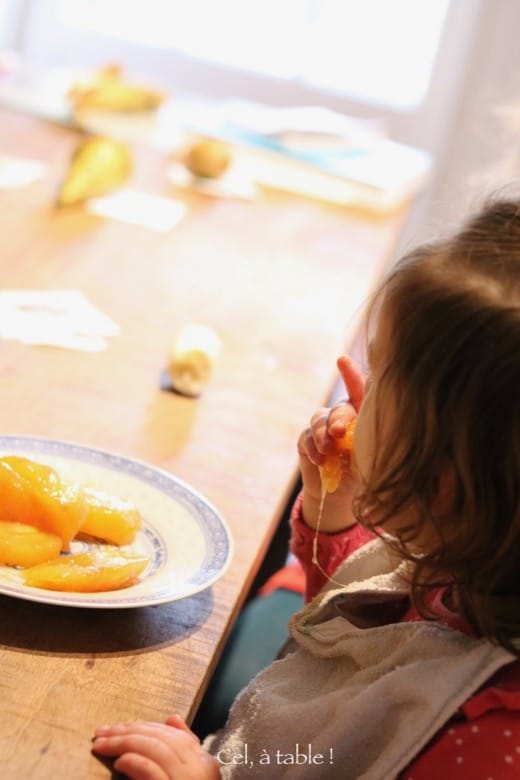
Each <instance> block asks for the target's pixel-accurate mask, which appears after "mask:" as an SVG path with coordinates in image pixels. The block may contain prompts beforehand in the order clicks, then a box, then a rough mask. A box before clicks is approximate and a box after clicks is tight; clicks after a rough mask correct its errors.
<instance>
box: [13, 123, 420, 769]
mask: <svg viewBox="0 0 520 780" xmlns="http://www.w3.org/2000/svg"><path fill="white" fill-rule="evenodd" d="M76 142H77V135H76V133H75V132H73V131H71V130H68V129H66V128H63V127H59V126H57V125H52V124H51V123H46V122H44V121H42V120H39V119H35V118H31V117H28V116H25V115H21V114H14V113H9V112H8V111H5V110H4V111H1V112H0V154H2V153H3V154H13V155H20V156H24V157H29V158H35V159H40V160H44V161H46V163H47V165H48V170H47V173H46V175H45V177H44V178H42V179H41V180H39V181H37V182H35V183H33V184H32V185H30V186H28V187H25V188H23V189H19V190H11V191H3V192H0V204H1V208H0V226H1V236H2V240H1V246H2V249H1V254H0V287H1V289H15V288H27V289H79V290H82V291H83V293H84V294H85V295H86V296H87V298H88V299H89V300H90V301H91V302H92V303H93V304H94V305H95V306H97V307H98V308H100V309H101V310H102V311H103V312H105V313H106V314H108V315H109V316H110V317H111V318H112V319H113V320H114V321H115V322H116V323H118V324H119V326H120V328H121V333H120V335H119V336H117V337H115V338H112V339H111V340H110V343H109V347H108V349H106V351H103V352H99V353H86V352H79V351H72V350H65V349H58V348H52V347H28V346H24V345H22V344H20V343H18V342H15V341H6V340H3V341H0V376H1V380H2V381H1V392H0V432H1V433H3V434H6V433H18V434H25V435H34V436H44V437H50V438H53V439H60V440H65V441H69V442H76V443H79V444H82V445H85V446H88V447H95V448H100V449H104V450H109V451H111V452H116V453H120V454H122V455H125V456H129V457H133V458H137V459H140V460H143V461H146V462H148V463H150V464H153V465H155V466H158V467H160V468H162V469H166V470H168V471H170V472H171V473H173V474H174V475H176V476H178V477H179V478H181V479H182V480H185V481H186V482H188V483H189V484H190V485H192V486H193V487H194V488H195V489H196V490H197V491H199V492H200V493H202V494H203V495H204V496H205V497H206V498H207V499H208V500H209V501H210V502H211V503H212V504H213V505H214V506H215V507H216V508H217V510H218V511H219V512H220V513H221V515H222V517H223V518H224V520H225V522H226V523H227V524H228V526H229V528H230V530H231V533H232V535H233V538H234V543H235V553H234V558H233V561H232V564H231V566H230V567H229V569H228V571H227V573H226V574H225V575H224V576H223V577H222V578H221V579H220V580H219V581H218V582H217V583H216V584H215V585H214V586H213V587H211V588H209V589H207V590H205V591H203V592H202V593H199V594H198V595H195V596H192V597H190V598H186V599H184V600H181V601H176V602H172V603H169V604H164V605H160V606H153V607H144V608H138V609H130V610H89V609H80V608H63V607H59V606H51V605H45V604H37V603H32V602H29V601H21V600H17V599H12V598H9V597H7V596H0V669H1V671H0V701H1V702H2V717H1V718H0V766H1V772H0V774H1V777H2V780H20V778H24V780H30V779H31V778H34V779H35V780H56V778H59V777H62V778H66V779H67V780H69V779H70V780H84V778H89V779H90V778H92V779H95V778H106V777H107V776H108V775H109V771H108V770H107V769H106V768H105V767H103V766H102V765H101V764H100V763H99V762H98V761H97V760H96V759H95V758H94V757H92V756H91V754H90V738H91V735H92V732H93V729H94V727H95V726H96V725H97V724H100V723H102V722H113V721H115V720H127V719H134V718H143V719H156V720H163V719H164V718H165V717H166V716H167V715H168V714H169V713H171V712H177V713H179V714H181V715H182V716H184V717H186V718H187V719H188V720H189V719H190V718H191V717H192V716H193V714H194V712H195V710H196V708H197V706H198V703H199V701H200V698H201V696H202V694H203V691H204V688H205V685H206V683H207V681H208V678H209V676H210V675H211V672H212V670H213V668H214V665H215V663H216V660H217V658H218V656H219V652H220V650H221V649H222V646H223V643H224V641H225V638H226V636H227V633H228V631H229V628H230V626H231V624H232V621H233V619H234V618H235V616H236V614H237V611H238V609H239V608H240V605H241V603H242V602H243V599H244V597H245V595H246V593H247V590H248V588H249V586H250V584H251V582H252V580H253V578H254V575H255V572H256V571H257V569H258V566H259V564H260V562H261V560H262V558H263V556H264V554H265V552H266V549H267V547H268V545H269V541H270V539H271V537H272V534H273V532H274V530H275V528H276V526H277V524H278V522H279V519H280V516H281V512H282V510H283V508H284V505H285V503H286V501H287V499H288V496H289V494H290V492H291V489H292V488H293V484H294V479H295V475H296V468H297V460H296V449H295V444H296V439H297V436H298V433H299V432H300V430H301V429H302V427H304V426H305V425H306V424H307V421H308V419H309V416H310V414H311V413H312V412H313V411H314V409H315V408H316V407H317V406H318V405H320V404H321V403H322V402H324V400H325V398H326V397H327V394H328V393H329V391H330V389H331V387H332V385H333V382H334V380H335V377H336V371H335V359H336V357H337V355H338V354H340V353H341V352H342V351H343V350H344V349H345V346H346V345H349V344H350V343H351V342H352V339H353V337H354V334H355V329H356V327H357V324H358V319H359V312H360V306H361V305H362V302H363V300H364V298H365V296H366V295H367V293H368V291H369V289H370V288H371V286H372V285H373V283H374V280H375V279H376V278H377V276H378V275H379V274H380V272H381V271H382V269H383V267H384V266H385V264H386V263H387V262H388V260H389V257H390V254H391V250H392V248H393V246H394V242H395V240H396V238H397V236H398V234H399V231H400V228H401V225H402V221H403V215H404V214H405V212H406V208H404V207H403V209H402V210H401V211H400V212H394V213H393V214H392V215H389V216H385V217H383V216H375V215H372V216H371V215H368V214H361V213H355V212H354V211H353V210H350V211H349V210H342V209H339V208H331V207H327V206H325V205H323V204H319V203H316V202H312V201H310V200H304V199H297V198H295V197H289V196H284V195H282V194H275V193H273V192H271V193H266V192H264V193H263V194H262V196H261V197H260V198H259V199H258V200H257V201H256V202H255V203H254V204H252V203H246V202H238V201H235V202H231V201H223V200H219V201H216V200H212V199H207V198H203V197H202V196H195V195H187V194H185V193H179V192H176V191H175V190H173V188H172V186H171V185H170V184H169V183H168V181H167V179H166V176H165V168H166V158H165V156H164V154H160V153H158V152H155V151H152V150H149V149H144V148H134V154H135V160H136V169H135V174H134V178H133V181H132V186H136V187H139V188H142V189H145V190H147V191H149V192H153V193H156V194H160V195H166V196H172V197H180V198H182V199H183V200H184V202H185V203H186V204H187V206H188V212H187V215H186V216H185V217H184V219H183V221H182V222H181V223H180V224H179V225H178V226H177V227H176V228H175V229H174V230H173V231H171V232H170V233H166V234H161V233H154V232H151V231H148V230H146V229H144V228H141V227H136V226H130V225H124V224H122V223H118V222H115V221H109V220H105V219H103V218H100V217H95V216H92V215H90V214H88V213H87V212H86V211H84V210H83V209H82V208H72V209H69V210H62V211H59V210H56V209H55V208H54V207H53V201H54V198H55V194H56V191H57V187H58V183H59V181H60V179H61V177H62V176H63V175H64V172H65V170H66V167H67V163H68V159H69V155H70V153H71V150H72V149H73V147H74V145H75V144H76ZM186 321H197V322H201V323H203V324H206V325H208V326H209V327H211V328H214V329H215V330H216V331H217V332H218V334H219V335H220V337H221V339H222V342H223V349H222V352H221V355H220V357H219V359H218V361H217V365H216V368H215V373H214V376H213V379H212V381H211V382H210V384H209V385H208V386H207V388H206V390H205V392H204V393H203V395H202V396H201V397H199V398H198V399H190V398H186V397H182V396H180V395H176V394H174V393H172V392H167V391H163V390H161V389H160V382H159V379H160V374H161V371H162V370H163V368H164V366H165V360H166V355H167V351H168V347H169V345H170V343H171V341H172V339H173V337H174V335H175V334H176V332H177V331H178V329H179V327H180V326H181V325H182V324H184V323H185V322H186Z"/></svg>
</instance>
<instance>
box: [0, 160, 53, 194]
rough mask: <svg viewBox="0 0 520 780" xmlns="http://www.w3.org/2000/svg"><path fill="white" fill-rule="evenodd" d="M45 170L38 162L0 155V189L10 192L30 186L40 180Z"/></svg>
mask: <svg viewBox="0 0 520 780" xmlns="http://www.w3.org/2000/svg"><path fill="white" fill-rule="evenodd" d="M45 169H46V166H45V165H44V164H43V163H41V162H39V161H38V160H27V159H25V158H23V157H11V156H9V155H0V189H2V190H11V189H17V188H18V187H25V186H26V185H27V184H32V182H33V181H37V180H38V179H41V178H42V176H43V174H44V173H45Z"/></svg>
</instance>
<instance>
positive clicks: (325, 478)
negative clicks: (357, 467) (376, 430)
mask: <svg viewBox="0 0 520 780" xmlns="http://www.w3.org/2000/svg"><path fill="white" fill-rule="evenodd" d="M356 419H357V418H356V417H354V418H353V419H352V420H351V421H350V422H349V423H348V424H347V428H346V430H345V433H344V434H343V436H342V437H341V438H340V439H335V440H334V441H335V444H336V452H335V453H333V454H332V455H328V456H327V458H326V460H325V462H324V463H323V464H322V466H321V467H320V475H321V487H322V490H323V491H324V492H326V493H334V492H335V491H336V490H337V489H338V487H339V483H340V482H341V476H342V469H341V459H340V455H341V454H342V453H344V452H350V453H352V452H353V450H354V428H355V427H356Z"/></svg>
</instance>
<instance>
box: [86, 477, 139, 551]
mask: <svg viewBox="0 0 520 780" xmlns="http://www.w3.org/2000/svg"><path fill="white" fill-rule="evenodd" d="M83 497H84V499H85V503H86V507H87V515H86V519H85V520H84V522H83V524H82V526H81V529H80V531H81V533H82V534H88V535H89V536H95V537H96V538H98V539H103V540H104V541H106V542H110V543H111V544H130V542H133V540H134V539H135V535H136V533H137V531H138V530H139V529H140V528H141V515H140V514H139V512H138V511H137V509H136V508H135V506H134V505H133V504H132V503H130V501H126V500H125V499H122V498H116V497H115V496H111V495H109V494H108V493H103V492H102V491H101V490H94V489H93V488H83Z"/></svg>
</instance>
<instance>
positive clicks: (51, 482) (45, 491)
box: [0, 455, 87, 550]
mask: <svg viewBox="0 0 520 780" xmlns="http://www.w3.org/2000/svg"><path fill="white" fill-rule="evenodd" d="M0 506H1V511H2V520H6V521H10V522H17V523H26V524H27V525H32V526H34V527H35V528H38V529H39V530H40V531H44V532H46V533H50V534H55V535H56V536H59V537H60V539H61V540H62V542H63V549H64V550H68V548H69V543H70V541H71V539H73V538H74V536H75V535H76V534H77V532H78V531H79V529H80V527H81V525H82V523H83V521H84V519H85V517H86V513H87V510H86V506H85V501H84V498H83V496H82V493H81V490H80V488H79V487H77V486H76V485H73V484H71V483H68V482H65V481H64V480H62V479H61V477H60V476H59V474H58V473H57V472H56V471H55V470H54V469H53V468H51V467H50V466H46V465H43V464H41V463H36V462H35V461H33V460H29V459H28V458H22V457H19V456H17V455H7V456H4V457H2V458H0Z"/></svg>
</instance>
